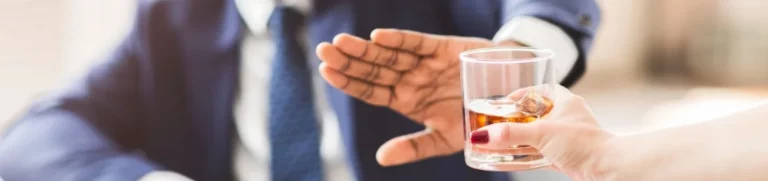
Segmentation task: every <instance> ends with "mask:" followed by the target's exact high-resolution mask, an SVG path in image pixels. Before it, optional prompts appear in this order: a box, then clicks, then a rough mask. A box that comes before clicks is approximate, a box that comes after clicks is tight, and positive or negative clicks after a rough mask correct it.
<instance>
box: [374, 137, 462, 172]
mask: <svg viewBox="0 0 768 181" xmlns="http://www.w3.org/2000/svg"><path fill="white" fill-rule="evenodd" d="M457 135H458V136H461V134H457ZM443 136H451V135H446V134H443V133H440V132H437V131H435V130H430V129H427V130H424V131H420V132H417V133H413V134H409V135H404V136H399V137H396V138H393V139H391V140H389V141H387V142H386V143H384V145H381V147H379V150H378V151H377V152H376V161H378V162H379V164H380V165H382V166H395V165H402V164H405V163H410V162H414V161H419V160H423V159H427V158H431V157H436V156H444V155H448V154H451V153H454V152H455V151H458V150H461V149H462V148H455V146H451V144H450V143H449V142H448V140H447V139H446V138H445V137H443ZM458 139H460V138H458Z"/></svg>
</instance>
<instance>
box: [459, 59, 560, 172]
mask: <svg viewBox="0 0 768 181" xmlns="http://www.w3.org/2000/svg"><path fill="white" fill-rule="evenodd" d="M459 56H460V59H461V76H462V77H461V81H462V91H463V98H464V123H465V124H464V129H465V136H466V138H469V136H470V135H469V134H470V133H471V132H472V131H474V130H477V129H479V128H481V127H483V126H487V125H491V124H495V123H502V122H509V123H517V124H525V123H530V122H534V121H537V120H539V119H540V118H542V117H544V116H547V114H548V113H549V112H550V111H551V110H552V108H553V107H554V106H555V105H554V104H553V100H554V96H555V95H554V88H555V86H556V85H557V82H555V75H554V74H555V70H554V64H553V62H552V58H553V57H554V53H553V52H552V51H550V50H544V49H527V48H503V47H501V48H484V49H476V50H470V51H466V52H463V53H461V54H460V55H459ZM464 155H465V159H466V163H467V165H468V166H470V167H472V168H476V169H480V170H487V171H513V170H528V169H535V168H541V167H545V166H549V165H550V162H549V161H547V159H546V158H544V157H543V156H542V155H541V154H540V153H539V152H538V150H536V149H535V148H533V147H530V146H527V145H515V146H512V147H509V148H506V149H495V148H487V147H484V146H482V145H474V144H472V143H471V141H470V140H469V139H466V141H465V147H464Z"/></svg>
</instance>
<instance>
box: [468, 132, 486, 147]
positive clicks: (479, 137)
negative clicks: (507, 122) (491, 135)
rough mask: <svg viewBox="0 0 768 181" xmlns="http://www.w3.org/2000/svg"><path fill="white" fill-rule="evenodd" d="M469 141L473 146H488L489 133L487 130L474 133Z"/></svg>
mask: <svg viewBox="0 0 768 181" xmlns="http://www.w3.org/2000/svg"><path fill="white" fill-rule="evenodd" d="M469 141H470V142H471V143H472V144H486V143H488V131H487V130H480V131H475V132H472V135H470V136H469Z"/></svg>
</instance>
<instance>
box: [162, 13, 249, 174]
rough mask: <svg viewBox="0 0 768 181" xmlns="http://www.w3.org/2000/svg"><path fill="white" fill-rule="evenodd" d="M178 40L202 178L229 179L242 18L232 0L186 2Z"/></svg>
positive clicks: (187, 102)
mask: <svg viewBox="0 0 768 181" xmlns="http://www.w3.org/2000/svg"><path fill="white" fill-rule="evenodd" d="M186 5H188V7H187V8H184V9H183V10H184V12H178V13H177V14H178V15H180V16H178V17H177V18H181V21H179V22H181V24H180V26H177V27H180V28H182V29H181V30H180V31H179V35H178V36H179V38H180V42H181V43H180V44H179V46H180V47H181V51H182V52H181V54H182V56H183V57H181V59H182V60H183V61H184V63H182V66H183V74H184V77H185V78H186V79H185V81H184V84H185V87H186V89H185V90H184V91H186V99H185V100H186V105H187V110H188V111H189V112H188V114H189V115H191V116H190V117H189V121H190V123H191V124H192V125H193V129H192V130H193V131H194V135H195V140H196V141H197V142H199V143H202V145H200V146H201V148H200V149H202V151H201V152H202V153H201V154H202V155H201V156H202V157H201V158H200V159H204V160H202V161H203V163H204V164H205V165H204V166H202V168H198V169H197V171H198V172H199V173H207V175H205V176H203V177H200V178H203V179H204V180H231V168H232V167H231V166H232V164H231V163H232V157H231V152H232V150H231V148H232V144H231V143H232V135H233V134H234V133H233V130H234V129H233V125H234V118H233V112H232V110H233V106H234V105H233V104H234V102H235V98H236V91H237V87H238V79H239V77H238V75H239V73H238V72H239V69H238V66H239V61H240V57H239V56H240V53H239V52H240V49H239V47H240V46H239V45H240V40H241V38H242V37H241V33H242V32H241V28H242V27H241V20H240V17H239V15H238V12H237V10H236V6H235V4H234V1H233V0H195V1H189V3H187V4H186Z"/></svg>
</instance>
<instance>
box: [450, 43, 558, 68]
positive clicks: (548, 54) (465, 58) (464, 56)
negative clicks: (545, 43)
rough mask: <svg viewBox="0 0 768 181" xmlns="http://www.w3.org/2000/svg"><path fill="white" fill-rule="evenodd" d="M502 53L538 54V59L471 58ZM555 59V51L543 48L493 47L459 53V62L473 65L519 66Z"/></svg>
mask: <svg viewBox="0 0 768 181" xmlns="http://www.w3.org/2000/svg"><path fill="white" fill-rule="evenodd" d="M500 51H508V52H531V53H534V54H536V57H531V58H519V59H518V58H506V59H504V58H502V59H491V60H482V59H479V58H473V57H470V56H471V55H474V54H479V53H490V52H500ZM540 53H544V54H545V55H539V54H540ZM553 57H555V51H552V50H550V49H541V48H524V47H491V48H479V49H473V50H467V51H464V52H461V53H459V60H460V61H462V62H472V63H486V64H518V63H532V62H540V61H544V60H551V59H552V58H553Z"/></svg>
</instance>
